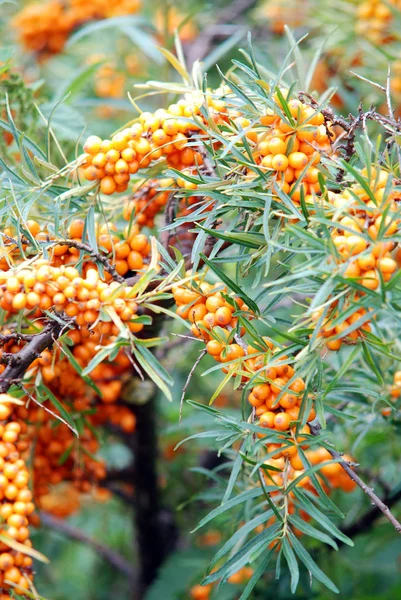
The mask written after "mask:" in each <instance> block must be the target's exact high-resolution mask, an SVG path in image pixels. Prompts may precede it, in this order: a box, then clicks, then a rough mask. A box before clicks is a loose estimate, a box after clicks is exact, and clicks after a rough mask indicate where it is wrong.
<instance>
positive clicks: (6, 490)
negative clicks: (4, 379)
mask: <svg viewBox="0 0 401 600" xmlns="http://www.w3.org/2000/svg"><path fill="white" fill-rule="evenodd" d="M17 402H18V401H16V400H15V399H14V398H12V397H11V396H9V395H8V394H0V436H1V440H0V470H1V474H0V502H1V503H0V516H1V518H2V521H3V524H2V526H1V534H2V535H3V536H7V537H9V538H12V539H13V540H15V541H17V542H19V543H20V544H23V545H24V546H26V547H27V548H30V547H32V542H31V540H30V539H29V529H28V525H29V522H30V519H31V516H32V513H33V511H34V509H35V507H34V504H33V502H32V493H31V491H30V490H29V485H28V484H29V479H30V478H29V473H28V469H27V467H26V463H25V460H24V459H23V458H22V457H21V452H22V451H23V450H25V444H24V443H23V442H22V440H21V436H22V435H23V434H24V433H25V432H26V430H27V425H26V424H25V422H24V420H21V419H20V418H19V416H18V414H17V413H18V410H16V409H18V404H16V403H17ZM32 578H33V575H32V559H31V558H30V556H28V555H27V554H24V552H23V550H22V549H21V550H19V551H16V550H14V549H13V548H12V546H8V545H7V543H6V542H5V540H3V541H2V542H1V543H0V587H1V588H2V590H3V591H5V590H8V589H11V588H12V589H13V590H14V591H15V592H17V593H20V594H21V593H24V591H25V590H30V589H31V580H32ZM7 597H8V596H7Z"/></svg>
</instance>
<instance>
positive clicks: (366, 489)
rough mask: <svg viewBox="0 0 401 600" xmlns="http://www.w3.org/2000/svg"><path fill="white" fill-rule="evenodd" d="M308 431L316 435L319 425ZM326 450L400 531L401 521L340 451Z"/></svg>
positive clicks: (312, 426)
mask: <svg viewBox="0 0 401 600" xmlns="http://www.w3.org/2000/svg"><path fill="white" fill-rule="evenodd" d="M310 431H311V433H312V435H315V436H317V435H319V431H320V427H319V426H317V425H310ZM327 450H328V451H329V453H330V454H331V456H332V457H333V458H334V459H336V460H337V461H338V463H339V465H341V467H342V468H343V469H344V471H345V472H346V473H347V475H348V476H349V477H350V479H352V481H355V483H356V484H357V485H358V486H359V487H360V488H361V490H362V491H363V492H364V493H365V494H366V495H367V496H368V497H369V498H370V500H371V501H372V503H373V504H374V505H375V506H376V507H377V509H378V510H379V511H381V512H382V513H383V515H384V516H385V517H386V519H388V520H389V521H390V523H391V524H392V525H393V527H394V529H395V530H396V531H397V532H398V533H401V523H400V522H399V521H398V520H397V519H396V518H395V516H394V515H393V514H392V512H391V511H390V509H389V507H388V506H387V505H386V504H385V503H384V502H383V500H381V499H380V498H379V496H378V495H377V494H375V492H374V491H373V489H372V488H371V487H369V486H368V485H367V484H366V483H365V482H364V481H363V479H361V478H360V477H359V475H358V474H357V473H355V471H354V469H353V468H352V467H351V466H350V464H349V463H348V462H347V461H345V460H344V459H343V458H342V455H341V454H340V452H337V450H334V448H330V447H327Z"/></svg>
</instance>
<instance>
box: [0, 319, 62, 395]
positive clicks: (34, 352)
mask: <svg viewBox="0 0 401 600" xmlns="http://www.w3.org/2000/svg"><path fill="white" fill-rule="evenodd" d="M65 327H66V324H65V323H62V322H60V321H59V320H55V319H54V320H51V321H49V322H48V324H47V326H46V327H45V328H44V329H43V331H41V332H40V333H37V334H35V335H33V336H32V339H31V341H30V342H28V343H27V344H26V345H25V346H24V347H23V348H21V350H20V351H19V352H17V353H16V354H13V355H12V356H11V358H10V360H9V361H8V365H7V367H6V369H5V370H4V371H3V373H2V374H1V375H0V393H2V394H4V393H5V392H7V390H8V389H9V388H10V387H11V386H12V385H13V384H14V383H19V381H21V379H22V378H23V376H24V374H25V372H26V371H27V369H28V368H29V366H30V365H31V363H33V361H34V360H35V359H36V358H38V357H39V356H40V355H41V353H42V352H43V350H46V348H51V346H52V345H53V343H54V340H55V339H56V338H58V337H59V336H60V335H61V332H62V331H63V330H64V329H65Z"/></svg>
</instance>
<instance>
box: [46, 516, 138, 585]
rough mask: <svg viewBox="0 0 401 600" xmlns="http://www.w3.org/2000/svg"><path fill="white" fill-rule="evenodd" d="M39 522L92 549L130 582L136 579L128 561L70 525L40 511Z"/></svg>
mask: <svg viewBox="0 0 401 600" xmlns="http://www.w3.org/2000/svg"><path fill="white" fill-rule="evenodd" d="M39 516H40V520H41V523H42V524H43V525H45V526H46V527H49V528H50V529H53V530H54V531H57V532H58V533H61V534H62V535H64V536H67V537H69V538H70V539H72V540H76V541H78V542H82V543H83V544H85V545H86V546H89V547H90V548H92V549H93V550H94V551H95V552H96V554H98V556H100V557H102V558H103V559H104V560H105V561H107V562H108V563H110V564H111V565H112V566H113V567H115V568H116V569H118V571H120V572H121V573H124V575H126V576H127V577H128V578H129V579H130V580H131V581H132V582H134V581H135V579H136V573H135V571H134V569H133V568H132V567H131V564H130V563H129V561H128V560H127V559H126V558H124V557H123V556H121V554H118V553H117V552H115V551H114V550H112V549H111V548H109V547H108V546H105V545H104V544H102V543H100V542H98V541H97V540H94V539H93V538H91V537H90V536H89V535H87V534H86V533H85V532H84V531H82V529H78V527H74V526H73V525H71V524H70V523H67V522H66V521H64V520H62V519H59V518H58V517H55V516H53V515H51V514H49V513H47V512H44V511H40V512H39Z"/></svg>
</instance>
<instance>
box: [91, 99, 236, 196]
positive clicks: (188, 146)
mask: <svg viewBox="0 0 401 600" xmlns="http://www.w3.org/2000/svg"><path fill="white" fill-rule="evenodd" d="M206 100H207V104H208V107H209V110H210V111H211V112H212V114H213V115H214V117H215V119H216V121H217V122H218V121H220V120H224V119H225V118H226V105H225V103H224V101H222V100H219V99H215V97H214V95H212V94H211V93H210V94H208V95H207V96H206ZM203 101H204V99H203V97H202V96H201V95H196V94H188V95H187V96H186V97H185V98H184V99H182V100H179V101H178V102H177V103H176V104H171V105H170V106H169V107H168V108H167V110H165V109H158V110H157V111H156V112H155V113H149V112H143V113H141V115H140V117H139V122H137V123H135V124H134V125H132V126H131V127H129V128H126V129H124V130H123V131H121V132H120V133H117V134H116V135H114V136H113V137H112V139H111V140H102V139H100V138H99V137H97V136H90V137H89V138H88V139H87V141H86V143H85V144H84V151H85V153H86V155H85V157H84V160H83V162H82V163H81V164H82V167H83V174H84V177H85V178H86V179H88V180H89V181H97V180H100V190H101V191H102V192H103V193H104V194H113V193H115V192H124V191H125V190H126V189H127V187H128V182H129V180H130V175H132V174H135V173H137V172H138V170H139V169H144V168H146V167H148V166H149V165H150V164H151V163H153V162H155V161H158V160H159V159H161V158H164V159H165V160H166V161H167V164H168V165H170V166H173V167H174V168H176V169H178V170H181V171H183V172H184V173H189V174H190V173H191V172H192V171H191V168H192V169H193V170H196V169H197V168H198V167H200V166H201V165H202V164H203V156H202V154H201V153H200V152H199V151H198V145H199V142H196V140H195V141H191V140H190V138H191V137H192V136H194V135H198V134H199V131H200V127H199V126H198V125H196V124H195V123H194V122H191V120H190V117H192V116H197V117H200V107H201V106H202V104H203ZM178 183H179V184H180V181H178ZM181 185H182V187H185V188H186V189H194V188H196V185H195V184H191V182H189V181H187V180H183V182H182V184H181Z"/></svg>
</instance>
